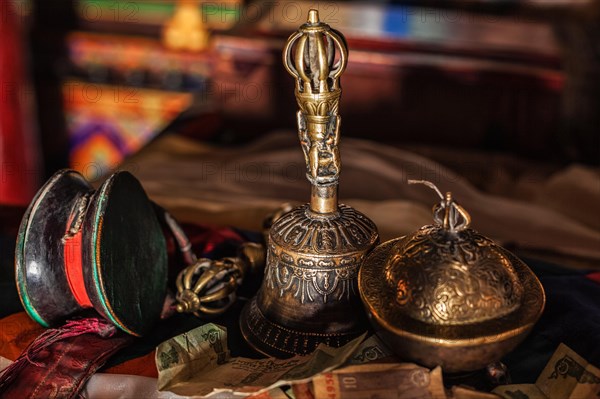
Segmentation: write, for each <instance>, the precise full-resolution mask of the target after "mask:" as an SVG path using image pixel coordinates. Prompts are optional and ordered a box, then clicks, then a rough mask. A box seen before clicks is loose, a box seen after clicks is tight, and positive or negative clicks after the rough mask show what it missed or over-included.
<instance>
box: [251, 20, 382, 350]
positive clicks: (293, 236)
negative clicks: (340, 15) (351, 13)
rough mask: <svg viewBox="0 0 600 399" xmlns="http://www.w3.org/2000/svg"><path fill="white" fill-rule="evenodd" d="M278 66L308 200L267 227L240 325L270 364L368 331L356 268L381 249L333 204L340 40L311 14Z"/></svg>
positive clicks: (355, 218) (355, 217) (351, 213)
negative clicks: (259, 269) (289, 87)
mask: <svg viewBox="0 0 600 399" xmlns="http://www.w3.org/2000/svg"><path fill="white" fill-rule="evenodd" d="M283 62H284V65H285V67H286V69H287V71H288V72H289V73H290V74H291V75H292V76H293V78H294V80H295V83H296V88H295V96H296V100H297V102H298V106H299V111H298V113H297V122H298V136H299V139H300V145H301V148H302V151H303V153H304V157H305V161H306V177H307V179H308V180H309V182H310V183H311V197H310V203H309V204H305V205H302V206H300V207H298V208H296V209H293V210H291V211H290V212H288V213H286V214H284V215H282V216H281V218H280V219H279V220H277V221H276V222H275V223H274V224H273V226H272V227H271V229H270V231H269V235H268V239H267V241H268V244H267V262H266V268H265V278H264V281H263V285H262V287H261V289H260V290H259V292H258V294H257V296H256V297H255V298H253V299H252V300H251V302H250V303H249V304H247V305H246V307H245V308H244V310H243V312H242V317H241V320H240V327H241V330H242V334H243V335H244V337H245V338H246V340H247V341H248V343H249V344H250V345H252V346H253V347H254V348H255V349H256V350H258V351H260V352H262V353H264V354H267V355H271V356H276V357H289V356H293V355H295V354H306V353H310V352H312V351H313V350H314V349H315V348H316V347H317V345H318V344H319V343H326V344H328V345H331V346H340V345H343V344H345V343H346V342H348V341H349V340H351V339H352V338H354V337H357V336H358V335H360V334H362V333H363V332H364V331H365V330H366V328H367V323H366V317H365V314H364V313H363V312H362V311H360V309H361V304H360V298H359V296H358V288H357V277H358V269H359V267H360V265H361V263H362V261H363V259H364V258H365V256H366V254H367V253H368V252H369V251H370V250H371V249H372V248H373V246H374V245H375V244H376V243H377V242H378V241H379V236H378V234H377V228H376V227H375V224H374V223H373V222H372V221H371V220H370V219H369V218H367V217H366V216H365V215H363V214H361V213H360V212H358V211H356V210H354V209H352V208H351V207H349V206H345V205H338V201H337V190H338V179H339V175H340V171H341V170H340V169H341V161H340V154H339V150H338V145H339V142H340V137H339V132H340V121H341V118H340V116H339V115H338V108H339V101H340V96H341V93H342V91H341V87H340V80H339V79H340V76H341V74H342V73H343V72H344V70H345V68H346V65H347V62H348V50H347V47H346V42H345V40H344V38H343V36H342V34H341V33H339V32H337V31H336V30H335V29H332V28H331V27H330V26H329V25H327V24H325V23H322V22H320V21H319V15H318V12H317V11H316V10H310V11H309V15H308V21H307V22H306V23H305V24H304V25H302V26H301V27H300V28H299V30H298V31H297V32H295V33H294V34H292V35H291V36H290V38H289V39H288V41H287V43H286V45H285V48H284V50H283Z"/></svg>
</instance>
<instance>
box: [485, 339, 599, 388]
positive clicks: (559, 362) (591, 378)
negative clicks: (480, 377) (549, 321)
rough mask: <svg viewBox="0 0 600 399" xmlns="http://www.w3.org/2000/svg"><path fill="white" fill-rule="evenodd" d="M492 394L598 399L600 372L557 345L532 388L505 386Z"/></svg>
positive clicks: (524, 385) (575, 354)
mask: <svg viewBox="0 0 600 399" xmlns="http://www.w3.org/2000/svg"><path fill="white" fill-rule="evenodd" d="M494 393H497V394H499V395H501V396H502V397H504V398H508V399H542V398H543V399H593V398H595V399H598V398H600V370H599V369H598V368H596V367H594V366H593V365H591V364H589V363H588V362H587V361H586V360H585V359H584V358H582V357H581V356H579V355H578V354H577V353H575V352H574V351H573V350H571V349H570V348H569V347H568V346H566V345H564V344H560V345H559V346H558V348H557V350H556V352H554V354H553V355H552V357H551V358H550V361H549V362H548V364H546V367H545V368H544V370H543V371H542V373H541V374H540V375H539V377H538V379H537V381H536V382H535V384H522V385H505V386H501V387H498V388H496V389H495V390H494Z"/></svg>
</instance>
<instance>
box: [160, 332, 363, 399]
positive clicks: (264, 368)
mask: <svg viewBox="0 0 600 399" xmlns="http://www.w3.org/2000/svg"><path fill="white" fill-rule="evenodd" d="M364 338H365V336H364V335H363V336H361V337H358V338H356V339H355V340H353V341H351V342H349V343H347V344H346V345H344V346H342V347H340V348H331V347H328V346H325V345H320V346H319V347H318V348H317V349H316V350H315V351H314V352H313V353H312V354H310V355H308V356H295V357H293V358H291V359H286V360H280V359H274V358H268V359H259V360H256V359H247V358H241V357H238V358H230V355H229V350H228V349H227V331H226V330H225V329H224V328H223V327H220V326H217V325H215V324H211V323H209V324H205V325H203V326H201V327H198V328H195V329H193V330H191V331H188V332H187V333H184V334H181V335H178V336H176V337H174V338H171V339H169V340H167V341H165V342H163V343H161V344H160V345H159V346H158V347H157V350H156V365H157V368H158V389H159V390H160V391H170V392H173V393H176V394H178V395H184V396H196V397H203V396H209V395H221V396H223V394H226V393H235V394H237V395H239V396H244V395H245V396H248V395H250V394H253V393H254V394H256V393H261V392H268V391H269V390H272V389H274V388H276V387H278V386H282V385H290V384H291V383H292V382H293V381H302V380H305V379H309V378H311V377H313V376H314V375H316V374H318V373H321V372H325V371H329V370H332V369H334V368H337V367H339V366H341V365H342V364H344V363H345V362H346V361H347V360H348V359H349V358H350V357H351V356H352V355H353V354H354V353H356V352H357V349H358V348H359V347H360V344H361V342H362V341H363V340H364ZM215 397H217V396H215Z"/></svg>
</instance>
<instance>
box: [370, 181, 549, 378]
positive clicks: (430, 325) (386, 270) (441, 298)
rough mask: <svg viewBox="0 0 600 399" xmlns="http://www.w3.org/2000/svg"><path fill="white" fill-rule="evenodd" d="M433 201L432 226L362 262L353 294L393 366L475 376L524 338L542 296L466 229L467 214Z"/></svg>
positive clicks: (518, 264) (522, 271) (514, 261)
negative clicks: (391, 354) (398, 361)
mask: <svg viewBox="0 0 600 399" xmlns="http://www.w3.org/2000/svg"><path fill="white" fill-rule="evenodd" d="M424 183H426V184H428V185H430V186H432V187H434V188H435V186H433V185H431V184H430V183H429V182H424ZM435 189H436V190H437V188H435ZM438 194H439V195H440V197H441V199H442V200H441V202H440V203H439V204H438V205H436V206H435V207H434V208H433V213H434V220H435V223H434V224H433V225H428V226H424V227H422V228H421V229H419V230H418V231H416V232H415V233H413V234H410V235H407V236H405V237H401V238H397V239H394V240H391V241H387V242H385V243H383V244H381V245H379V246H378V247H377V248H375V249H374V250H373V252H371V254H370V255H369V256H368V257H367V259H366V260H365V263H364V264H363V267H362V268H361V271H360V274H359V289H360V294H361V298H362V300H363V303H364V305H365V307H366V309H367V312H368V314H369V318H370V321H371V322H372V324H373V325H374V326H375V328H376V329H377V331H378V334H379V335H380V337H381V338H382V339H383V340H385V342H387V343H388V344H389V345H390V346H391V347H392V348H393V349H394V351H395V352H396V353H397V354H398V355H399V356H400V357H401V358H403V359H407V360H410V361H414V362H417V363H420V364H422V365H425V366H428V367H434V366H437V365H441V366H442V368H443V369H444V371H447V372H462V371H471V370H476V369H480V368H483V367H485V366H486V365H488V364H489V363H491V362H494V361H497V360H499V359H500V358H502V356H504V355H505V354H506V353H507V352H509V351H510V350H512V349H513V348H514V347H515V346H516V345H517V344H518V343H519V342H521V341H522V340H523V339H524V338H525V336H526V335H527V333H529V331H530V330H531V328H532V327H533V325H534V324H535V322H536V321H537V320H538V318H539V317H540V316H541V314H542V311H543V308H544V303H545V296H544V290H543V288H542V285H541V284H540V282H539V280H538V279H537V277H536V276H535V275H534V274H533V272H532V271H531V270H530V269H529V268H528V267H527V266H526V265H525V264H524V263H523V262H522V261H521V260H520V259H518V258H517V257H516V256H514V255H513V254H511V253H510V252H508V251H507V250H505V249H504V248H502V247H500V246H499V245H497V244H496V243H494V242H493V241H492V240H490V239H489V238H486V237H484V236H482V235H481V234H479V233H477V232H476V231H475V230H473V229H471V228H469V223H470V217H469V214H468V213H467V212H466V211H465V210H464V209H463V208H462V207H461V206H460V205H458V204H457V203H456V202H455V201H454V199H453V198H452V195H451V194H450V193H447V194H446V196H442V195H441V193H440V192H439V191H438Z"/></svg>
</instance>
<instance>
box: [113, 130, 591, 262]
mask: <svg viewBox="0 0 600 399" xmlns="http://www.w3.org/2000/svg"><path fill="white" fill-rule="evenodd" d="M341 145H342V147H343V149H342V151H341V153H342V154H343V157H342V162H343V164H344V168H343V170H344V171H343V173H342V175H341V178H340V199H341V200H342V202H346V203H348V204H349V205H352V206H356V207H357V209H359V210H360V211H361V212H363V213H365V214H366V215H367V216H369V217H370V218H371V219H372V220H373V221H375V223H376V224H377V226H378V228H379V230H380V233H381V237H382V239H383V240H386V239H390V238H393V237H398V236H401V235H404V234H406V233H408V232H410V231H414V230H415V229H416V228H418V227H420V226H422V225H424V224H427V223H429V222H430V221H431V216H430V211H429V209H431V204H433V203H434V202H435V198H434V196H433V195H432V193H431V192H430V190H428V189H427V188H422V187H415V186H409V185H407V184H406V181H407V180H408V179H417V180H419V179H426V180H430V181H432V182H433V183H435V184H436V185H437V186H438V187H439V188H440V189H441V190H442V191H452V193H453V197H454V198H455V199H456V200H457V201H458V202H459V203H461V205H463V206H464V207H465V208H466V209H469V212H470V214H471V216H472V218H473V226H474V227H475V228H476V229H477V230H478V231H480V232H481V233H482V234H484V235H486V236H489V237H491V238H493V239H495V240H497V241H499V242H500V243H501V244H513V245H514V246H516V247H519V248H525V249H536V250H550V251H555V252H558V253H564V254H569V255H576V256H583V257H588V258H592V259H596V260H598V259H600V230H599V229H598V228H597V223H595V222H585V221H582V218H585V219H589V220H590V221H592V220H600V208H598V207H597V206H596V207H594V206H591V207H590V206H589V204H590V203H591V204H593V203H596V204H597V203H599V202H600V192H598V189H597V188H598V183H599V182H600V179H598V176H599V175H598V173H597V171H595V170H592V169H590V170H591V171H590V172H589V173H577V174H573V173H570V175H571V176H573V177H572V178H569V179H570V181H571V182H572V184H571V185H570V186H569V185H565V179H560V178H559V177H560V176H554V178H552V177H550V178H549V179H548V184H545V183H544V182H541V183H540V182H538V183H537V184H536V185H535V186H536V189H539V190H541V191H539V192H538V193H539V194H538V195H534V194H531V196H532V197H535V199H534V200H527V201H526V200H519V199H516V198H510V197H508V196H506V197H504V196H499V195H491V194H487V193H485V192H482V191H480V190H479V189H477V188H476V187H475V186H474V185H472V184H471V183H470V182H469V181H467V180H466V179H465V178H463V177H461V176H460V175H458V174H456V173H455V172H453V171H452V170H450V169H448V168H446V167H444V166H442V165H440V164H438V163H436V162H434V161H432V160H430V159H427V158H425V157H422V156H419V155H416V154H413V153H410V152H408V151H402V150H400V149H397V148H392V147H389V146H385V145H382V144H379V143H375V142H371V141H366V140H359V139H352V138H347V139H344V140H343V141H342V144H341ZM297 146H298V143H297V137H296V135H295V134H294V133H291V132H276V133H273V134H270V135H267V136H265V137H263V138H261V139H259V140H258V141H256V142H254V143H251V144H248V145H245V146H243V147H238V148H218V147H211V146H208V145H204V144H199V143H196V142H193V141H191V140H188V139H185V138H182V137H180V136H177V135H167V136H164V137H162V138H161V139H159V140H157V141H156V142H155V143H153V144H152V145H151V146H150V147H148V148H147V149H145V150H144V151H142V152H141V153H140V154H138V155H136V156H135V157H133V158H131V159H130V160H129V161H128V162H127V163H126V164H125V165H124V168H125V169H128V170H131V171H132V172H134V173H135V174H136V176H138V178H139V179H140V180H141V181H142V182H143V184H144V187H145V189H146V191H147V192H148V195H149V196H150V197H151V198H152V199H154V200H155V201H157V202H158V203H160V204H161V205H163V206H165V207H167V208H168V209H169V210H170V211H172V212H173V213H174V215H175V216H177V217H178V218H179V219H180V220H183V221H197V220H203V221H205V222H211V223H216V224H222V225H235V226H238V227H241V228H247V229H254V230H258V229H259V228H260V225H261V223H262V219H263V217H264V215H265V214H266V213H268V212H270V211H272V210H273V209H275V208H276V207H278V206H279V205H280V204H281V203H282V202H294V203H303V202H307V201H308V197H307V192H309V189H308V185H309V184H308V182H307V181H306V178H305V172H306V169H305V168H306V167H305V162H304V159H303V158H302V154H301V151H299V150H298V148H297ZM580 168H583V167H580ZM565 173H569V171H568V170H567V171H565ZM569 179H566V181H569ZM573 179H574V180H573ZM578 179H579V180H578ZM581 179H585V181H583V180H581ZM575 183H577V184H576V185H577V186H579V187H581V186H584V187H589V188H590V189H589V190H586V191H585V192H586V195H585V196H582V194H581V193H582V190H581V189H579V190H575V189H573V190H570V189H569V188H568V187H571V186H573V185H574V184H575ZM515 184H516V183H515ZM557 192H560V193H561V195H560V200H559V196H558V195H557V194H556V193H557ZM590 196H591V197H590ZM594 201H595V202H594ZM567 204H568V206H569V208H568V209H567ZM581 209H584V210H581ZM575 210H576V211H575Z"/></svg>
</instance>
